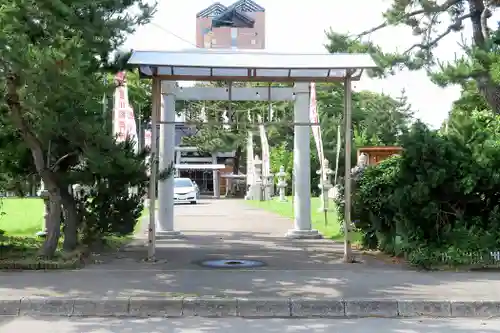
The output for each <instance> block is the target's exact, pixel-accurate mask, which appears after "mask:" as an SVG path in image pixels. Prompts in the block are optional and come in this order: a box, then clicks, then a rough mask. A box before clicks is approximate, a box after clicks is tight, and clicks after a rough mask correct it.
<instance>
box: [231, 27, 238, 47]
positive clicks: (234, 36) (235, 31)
mask: <svg viewBox="0 0 500 333" xmlns="http://www.w3.org/2000/svg"><path fill="white" fill-rule="evenodd" d="M231 46H232V47H236V46H238V28H231Z"/></svg>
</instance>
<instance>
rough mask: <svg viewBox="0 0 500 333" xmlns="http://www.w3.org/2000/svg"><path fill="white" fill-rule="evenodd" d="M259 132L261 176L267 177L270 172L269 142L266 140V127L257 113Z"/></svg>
mask: <svg viewBox="0 0 500 333" xmlns="http://www.w3.org/2000/svg"><path fill="white" fill-rule="evenodd" d="M258 117H259V134H260V142H261V145H262V176H264V177H267V176H269V175H270V174H271V160H270V156H269V142H268V141H267V135H266V129H265V127H264V123H263V122H262V117H261V116H260V115H259V116H258Z"/></svg>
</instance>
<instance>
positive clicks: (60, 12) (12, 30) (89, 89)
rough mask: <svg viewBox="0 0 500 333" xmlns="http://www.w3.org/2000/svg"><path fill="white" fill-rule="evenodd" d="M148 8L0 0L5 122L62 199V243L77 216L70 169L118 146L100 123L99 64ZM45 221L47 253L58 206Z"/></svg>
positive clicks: (67, 241)
mask: <svg viewBox="0 0 500 333" xmlns="http://www.w3.org/2000/svg"><path fill="white" fill-rule="evenodd" d="M152 12H153V7H150V6H148V5H146V4H144V3H142V2H141V1H125V2H116V1H112V0H104V1H99V2H97V3H95V2H92V3H90V2H88V1H56V2H37V1H32V0H14V1H10V2H8V3H5V4H3V5H2V6H0V29H1V31H2V33H1V34H0V44H1V45H2V47H1V48H0V59H1V60H0V87H2V90H1V94H0V106H1V109H2V110H6V112H5V113H3V115H4V117H5V119H4V120H3V123H4V124H7V126H12V128H13V133H17V134H16V135H19V136H20V138H21V139H22V144H23V145H25V146H26V147H27V148H28V149H29V151H30V153H31V155H32V157H33V164H34V167H35V168H36V171H37V173H38V174H39V175H40V176H41V178H42V179H43V181H44V183H45V186H46V188H47V189H48V191H49V196H50V200H51V202H53V203H56V204H57V205H59V206H60V205H61V204H62V206H63V207H64V210H65V225H64V233H65V237H64V248H65V249H68V250H71V249H73V248H74V247H75V246H76V244H77V228H78V225H80V224H81V218H82V217H81V216H79V214H78V211H77V207H76V202H75V201H74V199H73V197H72V196H71V195H70V193H69V191H68V185H70V184H72V183H74V181H75V179H74V178H72V175H73V173H71V172H70V171H71V170H72V169H73V168H75V167H77V166H78V165H80V164H81V163H87V164H91V163H97V162H98V161H102V154H101V153H102V152H103V151H106V150H107V151H108V152H110V151H113V152H114V154H110V156H114V157H117V158H118V156H117V155H119V154H120V152H119V151H118V150H116V149H115V150H113V148H116V146H115V144H114V143H113V140H112V138H110V137H109V135H108V133H103V130H102V124H103V123H104V122H105V119H103V114H102V109H103V108H102V97H103V95H104V93H105V92H107V94H108V96H109V95H110V93H111V92H110V91H107V88H108V87H106V86H105V84H104V82H103V81H104V80H103V77H104V75H105V74H103V73H102V70H103V69H104V66H103V65H104V64H106V63H107V62H108V56H109V55H110V54H111V53H112V51H114V50H116V49H117V47H118V46H119V45H121V44H122V43H123V41H124V39H125V37H126V35H127V34H128V33H131V32H132V31H133V29H134V28H135V26H137V24H141V23H144V22H147V20H148V19H149V18H150V17H151V14H152ZM131 13H134V14H131ZM49 145H50V146H51V154H50V155H48V147H49ZM48 227H49V236H48V238H47V240H46V246H45V247H44V252H45V254H46V255H50V254H52V253H53V252H54V250H55V247H56V246H57V241H58V239H57V238H58V230H59V216H58V214H55V215H53V216H52V218H51V223H50V225H49V226H48Z"/></svg>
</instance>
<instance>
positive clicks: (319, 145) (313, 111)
mask: <svg viewBox="0 0 500 333" xmlns="http://www.w3.org/2000/svg"><path fill="white" fill-rule="evenodd" d="M309 121H310V122H311V123H315V124H318V125H311V131H312V135H313V137H314V141H315V142H316V149H317V150H318V159H319V165H320V172H321V177H320V178H321V182H323V177H324V174H325V169H326V167H327V166H326V165H323V162H324V159H325V155H324V153H323V140H322V138H321V127H320V125H319V115H318V109H317V105H316V83H314V82H311V94H310V100H309Z"/></svg>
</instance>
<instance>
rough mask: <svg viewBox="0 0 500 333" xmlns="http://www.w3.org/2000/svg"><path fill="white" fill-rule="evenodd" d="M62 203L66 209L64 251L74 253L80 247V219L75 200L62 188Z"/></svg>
mask: <svg viewBox="0 0 500 333" xmlns="http://www.w3.org/2000/svg"><path fill="white" fill-rule="evenodd" d="M60 193H61V202H62V205H63V207H64V213H65V214H64V241H63V249H64V250H65V251H73V250H74V249H75V248H76V247H77V245H78V225H79V224H80V217H79V215H78V210H77V207H76V202H75V199H74V198H73V197H72V196H71V195H70V194H69V191H68V190H67V189H66V188H61V190H60Z"/></svg>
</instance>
